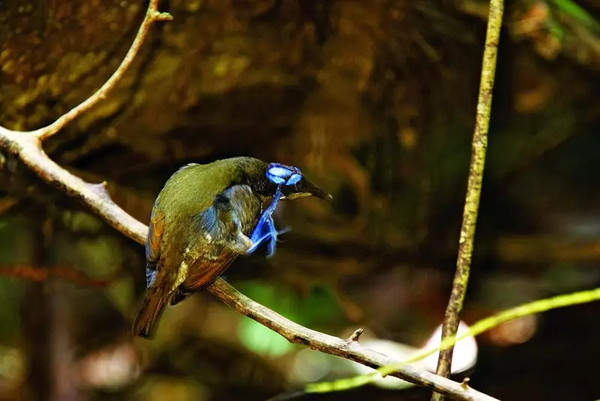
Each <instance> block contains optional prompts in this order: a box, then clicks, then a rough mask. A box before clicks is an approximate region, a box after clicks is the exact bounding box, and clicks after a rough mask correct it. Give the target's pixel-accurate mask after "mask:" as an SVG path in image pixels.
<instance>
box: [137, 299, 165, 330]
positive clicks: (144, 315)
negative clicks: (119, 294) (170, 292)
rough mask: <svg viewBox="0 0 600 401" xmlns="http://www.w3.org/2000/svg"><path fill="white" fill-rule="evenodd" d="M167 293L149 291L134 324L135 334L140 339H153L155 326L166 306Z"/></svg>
mask: <svg viewBox="0 0 600 401" xmlns="http://www.w3.org/2000/svg"><path fill="white" fill-rule="evenodd" d="M166 295H167V294H165V291H164V290H162V289H160V288H151V289H149V290H148V293H147V294H146V297H145V298H144V301H143V302H142V305H141V306H140V309H139V310H138V312H137V315H136V316H135V321H134V323H133V334H135V335H136V336H140V337H151V336H152V334H153V329H154V325H155V323H156V321H157V319H158V317H159V316H160V313H161V312H162V310H163V308H164V307H165V304H166Z"/></svg>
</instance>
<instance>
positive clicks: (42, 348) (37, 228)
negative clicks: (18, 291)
mask: <svg viewBox="0 0 600 401" xmlns="http://www.w3.org/2000/svg"><path fill="white" fill-rule="evenodd" d="M42 221H43V218H42V217H41V214H39V213H38V214H37V215H36V217H35V218H33V219H32V224H31V225H30V228H31V233H32V237H33V238H32V239H31V246H32V252H31V260H30V264H31V265H33V266H44V265H45V262H46V257H47V244H46V237H45V235H44V232H43V229H42ZM40 269H43V268H42V267H40ZM25 286H26V287H25V292H24V294H23V299H22V301H21V305H22V306H21V308H22V309H21V314H22V317H23V323H22V324H23V325H22V328H21V330H22V333H21V336H22V339H23V348H24V354H25V358H26V359H25V369H26V371H25V387H24V394H23V396H24V398H25V399H28V400H31V401H45V400H47V399H48V397H49V394H51V393H52V392H53V390H54V387H53V380H52V355H51V352H52V345H51V334H50V327H51V325H52V314H51V310H50V306H49V300H50V291H49V287H48V285H47V283H46V282H41V283H26V284H25Z"/></svg>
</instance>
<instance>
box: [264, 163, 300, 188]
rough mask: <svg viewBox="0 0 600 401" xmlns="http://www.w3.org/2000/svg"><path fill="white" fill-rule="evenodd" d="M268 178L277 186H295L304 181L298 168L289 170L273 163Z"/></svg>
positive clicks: (268, 170) (268, 171)
mask: <svg viewBox="0 0 600 401" xmlns="http://www.w3.org/2000/svg"><path fill="white" fill-rule="evenodd" d="M267 178H268V179H269V180H270V181H271V182H272V183H274V184H277V185H282V184H283V185H294V184H296V183H297V182H298V181H300V180H301V179H302V174H300V170H298V169H297V168H295V167H293V168H289V167H286V166H283V165H281V164H276V163H271V165H270V166H269V168H268V169H267Z"/></svg>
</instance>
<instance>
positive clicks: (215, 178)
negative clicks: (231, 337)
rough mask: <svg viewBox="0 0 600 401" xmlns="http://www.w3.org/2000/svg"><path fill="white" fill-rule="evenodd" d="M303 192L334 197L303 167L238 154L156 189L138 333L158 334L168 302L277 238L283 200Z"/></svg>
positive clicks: (193, 167) (184, 171) (183, 172)
mask: <svg viewBox="0 0 600 401" xmlns="http://www.w3.org/2000/svg"><path fill="white" fill-rule="evenodd" d="M303 196H316V197H319V198H322V199H326V200H331V199H332V196H331V195H330V194H328V193H327V192H325V191H324V190H322V189H321V188H320V187H318V186H317V185H316V184H314V183H313V182H311V181H309V180H308V179H307V178H306V177H305V176H304V174H303V173H302V171H301V170H300V169H299V168H298V167H294V166H287V165H285V164H281V163H267V162H264V161H262V160H259V159H256V158H252V157H234V158H229V159H222V160H217V161H215V162H212V163H208V164H196V163H191V164H187V165H185V166H183V167H182V168H180V169H179V170H178V171H176V172H175V173H174V174H173V175H172V176H171V177H170V178H169V179H168V180H167V182H166V183H165V185H164V187H163V188H162V190H161V191H160V193H159V194H158V196H157V198H156V200H155V202H154V206H153V208H152V213H151V215H150V223H149V229H148V237H147V240H146V287H147V291H146V295H145V297H144V299H143V301H142V303H141V306H140V308H139V310H138V312H137V315H136V317H135V319H134V323H133V332H134V334H135V335H137V336H140V337H152V335H153V332H154V326H155V323H156V322H157V320H158V319H159V316H160V315H161V312H162V311H163V309H164V308H165V306H166V305H175V304H177V303H178V302H180V301H182V300H183V299H185V298H187V297H188V296H189V295H191V294H193V293H195V292H198V291H201V290H203V289H205V288H206V287H208V286H209V285H210V284H212V283H213V282H214V281H215V280H216V279H217V278H218V277H219V276H220V275H221V274H222V273H223V272H224V271H225V270H226V269H227V268H228V267H229V265H230V264H231V263H232V262H233V261H234V259H235V258H236V257H237V256H240V255H248V254H250V253H252V252H254V250H256V249H257V248H258V247H259V246H260V245H261V244H262V243H267V248H268V249H267V251H268V255H271V254H272V253H273V252H274V249H275V242H276V240H277V235H278V234H279V233H280V232H279V231H278V230H277V229H276V228H275V225H274V222H273V217H272V214H273V212H274V211H275V209H276V207H277V205H278V202H279V201H280V200H285V199H296V198H300V197H303Z"/></svg>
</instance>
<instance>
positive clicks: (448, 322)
mask: <svg viewBox="0 0 600 401" xmlns="http://www.w3.org/2000/svg"><path fill="white" fill-rule="evenodd" d="M503 11H504V2H503V0H491V1H490V10H489V15H488V23H487V32H486V37H485V48H484V51H483V64H482V67H481V82H480V85H479V99H478V102H477V114H476V117H475V130H474V132H473V141H472V148H471V165H470V167H469V179H468V182H467V194H466V199H465V206H464V211H463V221H462V227H461V230H460V239H459V243H458V257H457V261H456V273H455V275H454V281H453V283H452V293H451V294H450V300H449V301H448V306H447V308H446V313H445V315H444V324H443V327H442V341H444V340H446V339H447V338H451V337H454V336H455V335H456V331H457V330H458V323H459V321H460V312H461V311H462V308H463V301H464V299H465V294H466V292H467V284H468V282H469V273H470V270H471V257H472V254H473V243H474V240H475V227H476V224H477V212H478V211H479V198H480V196H481V184H482V181H483V170H484V166H485V153H486V149H487V143H488V129H489V124H490V113H491V110H492V90H493V88H494V77H495V74H496V59H497V54H498V41H499V40H500V27H501V26H502V14H503ZM453 349H454V347H449V348H448V349H446V350H444V351H442V352H440V357H439V360H438V366H437V371H436V373H437V374H438V375H440V376H443V377H449V376H450V366H451V365H452V351H453ZM432 399H433V400H439V399H441V398H440V397H439V395H436V394H434V395H433V398H432Z"/></svg>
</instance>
